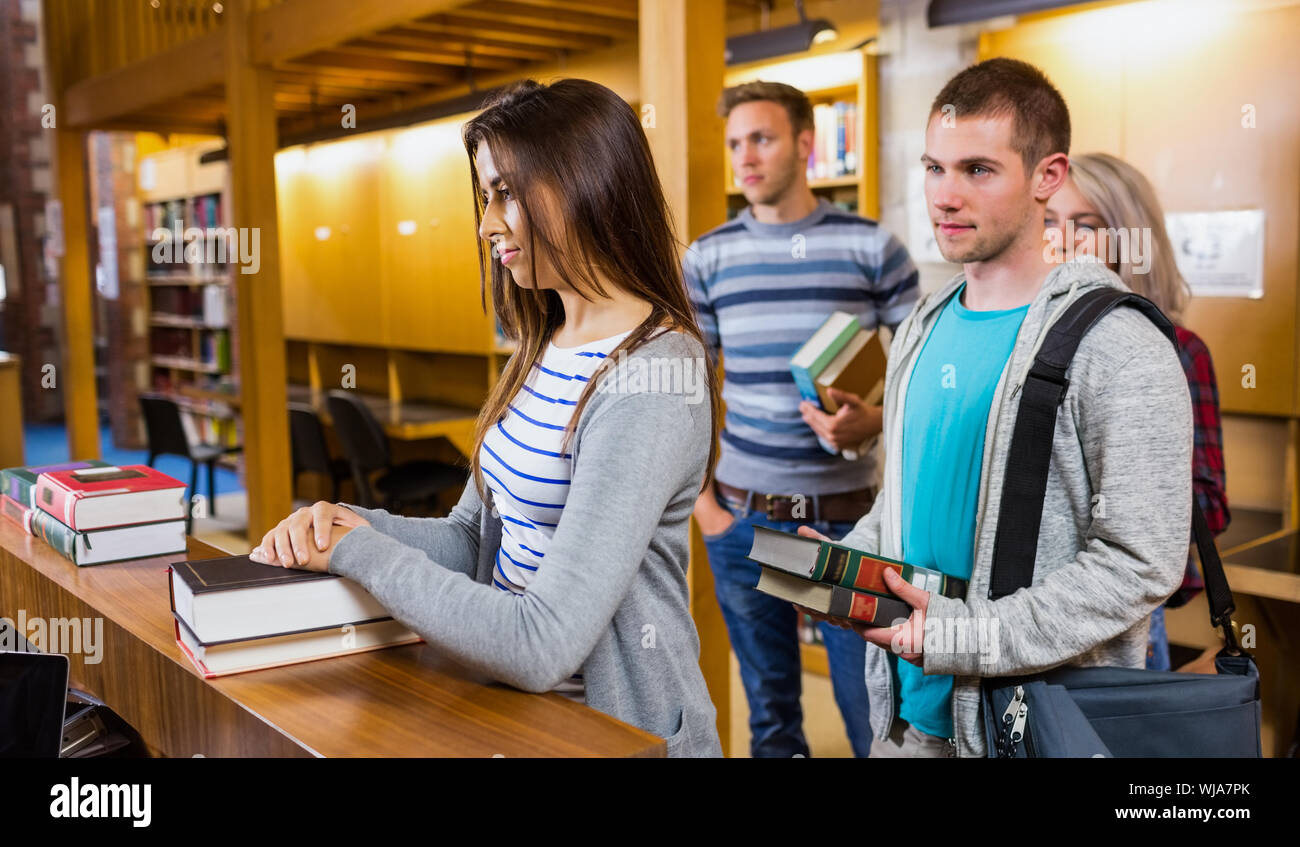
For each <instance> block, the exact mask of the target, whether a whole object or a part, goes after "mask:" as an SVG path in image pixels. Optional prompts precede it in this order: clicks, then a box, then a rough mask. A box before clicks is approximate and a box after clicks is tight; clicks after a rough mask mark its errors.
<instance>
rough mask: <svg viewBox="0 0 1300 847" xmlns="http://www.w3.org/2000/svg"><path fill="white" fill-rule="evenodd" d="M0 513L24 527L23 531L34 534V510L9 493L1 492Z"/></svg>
mask: <svg viewBox="0 0 1300 847" xmlns="http://www.w3.org/2000/svg"><path fill="white" fill-rule="evenodd" d="M0 513H3V514H4V516H5V517H6V518H8V519H9V520H10V521H12V522H13V523H16V524H18V525H19V526H20V527H22V528H23V532H25V533H27V534H28V535H31V534H32V510H31V509H29V508H27V507H26V506H24V505H23V504H21V503H19V502H18V501H17V500H15V499H14V498H12V497H10V496H9V495H8V494H0Z"/></svg>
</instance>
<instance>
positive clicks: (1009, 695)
mask: <svg viewBox="0 0 1300 847" xmlns="http://www.w3.org/2000/svg"><path fill="white" fill-rule="evenodd" d="M1117 306H1132V307H1135V308H1137V309H1138V310H1140V311H1141V312H1142V313H1143V314H1145V315H1146V316H1147V317H1148V318H1150V319H1151V321H1152V322H1153V323H1154V324H1155V325H1156V326H1157V327H1159V328H1160V330H1161V331H1162V332H1164V334H1165V335H1166V336H1168V337H1169V340H1170V341H1171V342H1172V343H1173V344H1174V345H1175V347H1177V344H1178V339H1177V336H1176V335H1175V334H1174V328H1173V324H1171V323H1170V322H1169V319H1168V318H1166V317H1165V316H1164V315H1163V314H1162V313H1161V312H1160V310H1159V309H1158V308H1157V307H1156V305H1155V304H1154V303H1152V302H1151V301H1150V300H1147V299H1145V298H1143V297H1139V296H1138V295H1136V294H1132V293H1130V292H1126V291H1120V290H1118V289H1114V288H1105V289H1101V290H1097V291H1090V292H1088V293H1087V294H1084V295H1083V296H1082V297H1080V298H1079V299H1078V300H1076V301H1075V302H1074V303H1073V304H1071V305H1070V307H1069V308H1068V309H1066V311H1065V314H1063V315H1062V316H1061V318H1060V319H1059V320H1058V321H1057V322H1056V323H1055V324H1053V325H1052V328H1051V329H1050V330H1048V333H1047V337H1046V338H1045V339H1044V342H1043V345H1042V347H1041V348H1040V349H1039V352H1038V355H1037V356H1036V357H1035V359H1034V363H1033V365H1032V366H1031V367H1030V369H1029V375H1028V377H1027V379H1026V380H1025V384H1024V386H1022V388H1021V396H1020V408H1019V414H1018V417H1017V418H1016V425H1015V429H1014V431H1013V433H1012V437H1011V452H1010V456H1009V458H1008V461H1007V468H1006V477H1005V481H1004V483H1003V488H1002V507H1001V512H1000V514H999V516H998V527H997V535H996V537H995V540H994V544H993V573H992V576H991V581H990V587H989V596H990V598H992V599H995V600H996V599H998V598H999V597H1005V596H1007V595H1009V594H1013V593H1015V592H1016V591H1017V590H1019V589H1020V588H1025V587H1028V586H1029V585H1030V583H1031V582H1032V581H1033V575H1034V558H1035V556H1036V553H1037V549H1038V530H1039V525H1040V523H1041V521H1042V516H1043V500H1044V496H1045V493H1046V490H1047V472H1048V466H1049V464H1050V461H1051V455H1052V436H1053V433H1054V431H1055V428H1056V413H1057V408H1058V407H1059V406H1060V404H1061V401H1062V400H1064V399H1065V392H1066V389H1067V388H1068V387H1069V381H1068V380H1067V379H1066V377H1065V372H1066V370H1067V369H1068V368H1069V367H1070V362H1071V360H1072V359H1073V358H1074V353H1075V351H1076V350H1077V349H1078V347H1079V342H1080V341H1081V340H1082V338H1083V336H1084V334H1086V333H1087V332H1088V330H1089V329H1090V328H1092V326H1093V325H1094V324H1096V323H1097V321H1098V320H1100V319H1101V318H1102V317H1103V316H1104V315H1105V314H1106V313H1108V312H1109V311H1110V310H1111V309H1113V308H1115V307H1117ZM1188 473H1189V474H1190V473H1191V469H1190V468H1188ZM1192 530H1193V533H1194V535H1195V538H1196V548H1197V551H1198V553H1199V555H1200V559H1201V568H1202V570H1203V572H1204V575H1205V593H1206V599H1207V600H1208V601H1209V606H1210V623H1211V625H1213V626H1215V627H1222V629H1223V640H1224V647H1223V649H1222V650H1220V651H1219V653H1218V655H1217V656H1216V657H1215V661H1214V664H1215V669H1216V670H1217V673H1216V674H1191V673H1176V672H1168V671H1149V670H1145V669H1142V668H1123V667H1089V668H1081V667H1060V668H1056V669H1054V670H1051V671H1048V672H1046V673H1042V674H1035V675H1032V676H1023V677H986V678H985V679H984V680H983V681H982V683H981V698H982V711H983V716H984V735H985V742H986V744H987V748H988V755H989V756H990V757H994V758H1024V757H1064V756H1116V757H1132V756H1237V757H1242V756H1245V757H1258V756H1259V755H1260V741H1259V729H1260V703H1259V671H1258V669H1257V668H1256V667H1255V661H1254V659H1252V658H1251V656H1250V655H1249V654H1248V653H1246V652H1244V651H1243V650H1241V648H1240V647H1239V646H1238V645H1237V639H1236V637H1235V636H1234V634H1233V631H1232V617H1231V616H1232V612H1233V608H1234V607H1233V600H1232V591H1231V590H1230V589H1229V587H1228V580H1227V578H1226V577H1225V576H1224V573H1223V564H1222V563H1221V562H1220V561H1219V554H1218V550H1217V549H1216V548H1215V545H1214V537H1213V536H1212V535H1211V534H1210V529H1209V527H1208V526H1207V525H1206V523H1205V516H1204V515H1203V514H1202V513H1201V508H1200V505H1199V504H1198V503H1197V502H1196V498H1195V497H1193V498H1192Z"/></svg>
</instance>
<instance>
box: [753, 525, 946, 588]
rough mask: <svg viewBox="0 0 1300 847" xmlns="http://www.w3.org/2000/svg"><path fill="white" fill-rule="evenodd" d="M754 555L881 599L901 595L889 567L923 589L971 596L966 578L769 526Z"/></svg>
mask: <svg viewBox="0 0 1300 847" xmlns="http://www.w3.org/2000/svg"><path fill="white" fill-rule="evenodd" d="M749 558H751V559H753V560H754V561H756V562H758V563H759V564H762V565H766V566H768V567H771V568H776V569H778V570H782V571H785V572H786V573H790V574H793V575H795V576H798V577H802V578H803V579H810V580H813V581H814V582H820V583H825V584H828V585H838V586H841V587H843V588H849V589H852V590H854V591H866V592H868V593H871V594H875V595H877V596H880V597H895V598H896V595H895V594H894V593H893V592H892V591H890V590H889V588H888V587H886V585H885V575H884V574H885V570H886V569H890V570H894V571H896V572H897V573H898V574H899V575H901V576H902V577H903V579H905V580H907V581H908V582H910V583H911V584H912V585H915V586H916V587H917V588H924V589H925V590H926V591H933V592H935V593H937V594H940V595H942V596H944V597H953V598H956V599H959V600H962V599H965V597H966V580H964V579H958V578H956V577H953V576H948V575H947V574H944V573H942V572H940V571H937V570H934V569H932V568H923V567H919V566H917V565H909V564H907V563H906V562H899V561H896V560H894V559H889V558H886V557H884V556H877V555H875V554H873V553H866V552H864V551H862V550H855V549H854V548H852V547H847V546H845V545H843V544H835V543H833V542H829V541H818V540H817V539H815V538H804V537H803V536H801V535H796V534H793V533H789V532H779V531H777V530H774V529H769V528H767V527H763V526H758V527H754V544H753V546H752V547H751V549H750V551H749Z"/></svg>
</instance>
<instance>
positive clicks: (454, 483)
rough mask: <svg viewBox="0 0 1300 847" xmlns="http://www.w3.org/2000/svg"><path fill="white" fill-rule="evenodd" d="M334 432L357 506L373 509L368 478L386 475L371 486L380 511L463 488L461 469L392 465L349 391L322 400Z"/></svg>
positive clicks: (384, 439) (383, 440)
mask: <svg viewBox="0 0 1300 847" xmlns="http://www.w3.org/2000/svg"><path fill="white" fill-rule="evenodd" d="M326 402H327V404H328V407H329V413H330V417H331V418H332V419H333V421H334V430H335V432H337V433H338V436H339V441H340V442H342V444H343V453H344V455H346V456H347V457H348V463H349V464H350V465H351V466H352V481H353V483H354V484H355V485H356V487H357V497H358V499H359V500H360V501H361V503H360V505H361V506H364V507H366V508H371V509H373V508H376V506H377V504H376V500H375V495H374V493H373V492H372V491H371V488H370V481H369V480H370V474H371V473H372V472H373V471H377V470H382V471H385V472H386V473H385V474H384V475H383V476H381V477H380V478H379V479H378V480H376V482H375V487H376V488H378V489H379V490H380V491H381V492H382V493H383V494H384V508H386V509H388V510H389V511H395V510H397V509H398V508H400V506H401V504H403V503H410V502H421V501H428V500H432V499H433V498H434V497H435V496H436V495H437V494H438V492H440V491H443V490H446V489H448V488H459V487H461V486H463V485H464V484H465V479H466V473H465V471H464V470H463V469H461V468H458V467H456V466H455V465H449V464H447V463H445V462H435V461H414V462H404V463H402V464H400V465H396V466H394V465H393V460H392V454H391V453H390V452H389V450H388V436H386V435H385V434H384V430H383V428H382V427H381V426H380V425H379V421H377V420H375V416H374V413H373V412H371V411H370V407H369V406H367V405H366V404H365V402H364V401H363V400H362V399H361V398H359V397H357V396H356V395H355V394H353V393H352V392H350V391H342V390H335V391H331V392H330V393H329V396H328V397H327V398H326Z"/></svg>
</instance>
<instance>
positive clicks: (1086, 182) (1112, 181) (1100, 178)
mask: <svg viewBox="0 0 1300 847" xmlns="http://www.w3.org/2000/svg"><path fill="white" fill-rule="evenodd" d="M1070 177H1071V178H1072V179H1073V180H1074V184H1075V185H1076V186H1077V187H1078V189H1079V193H1080V194H1082V195H1083V199H1084V200H1086V201H1088V204H1089V205H1091V206H1092V207H1093V208H1095V209H1096V210H1097V213H1098V214H1099V215H1101V217H1102V219H1103V220H1104V221H1105V222H1106V226H1107V227H1108V228H1111V229H1134V228H1136V229H1139V230H1140V229H1150V230H1151V256H1150V260H1149V261H1150V267H1149V270H1148V271H1147V272H1146V273H1134V272H1133V264H1132V262H1131V258H1132V257H1131V256H1128V255H1120V256H1119V267H1118V269H1117V270H1116V273H1118V274H1119V277H1120V279H1122V280H1124V284H1125V285H1127V286H1128V287H1129V288H1130V289H1132V290H1133V291H1134V292H1136V293H1138V294H1141V295H1142V296H1143V297H1145V298H1147V299H1148V300H1150V301H1151V302H1153V303H1155V304H1156V305H1157V306H1159V307H1160V311H1162V312H1164V313H1165V315H1166V316H1167V317H1168V318H1169V320H1171V321H1173V322H1174V323H1176V324H1182V317H1183V310H1184V309H1185V308H1187V301H1188V300H1189V299H1190V298H1191V296H1192V291H1191V288H1189V287H1188V285H1187V280H1185V279H1183V275H1182V274H1181V273H1179V272H1178V265H1177V264H1176V263H1175V261H1174V249H1173V245H1172V244H1171V243H1170V241H1169V233H1167V232H1166V231H1165V215H1164V212H1163V211H1162V210H1161V208H1160V201H1159V200H1158V199H1156V192H1155V189H1153V188H1152V187H1151V183H1150V182H1149V181H1148V180H1147V178H1146V177H1145V176H1143V175H1142V172H1141V171H1139V170H1138V169H1137V168H1135V167H1133V166H1132V165H1130V164H1129V163H1128V162H1126V161H1124V160H1123V159H1120V158H1118V157H1116V156H1112V155H1110V154H1109V153H1085V154H1083V155H1081V156H1071V157H1070ZM1143 259H1145V257H1143Z"/></svg>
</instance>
